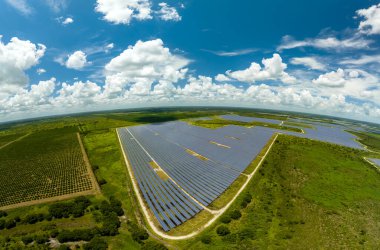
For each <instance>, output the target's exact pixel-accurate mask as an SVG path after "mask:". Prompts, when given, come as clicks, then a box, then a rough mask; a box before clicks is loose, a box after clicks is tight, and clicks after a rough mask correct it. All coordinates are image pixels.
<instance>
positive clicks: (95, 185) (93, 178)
mask: <svg viewBox="0 0 380 250" xmlns="http://www.w3.org/2000/svg"><path fill="white" fill-rule="evenodd" d="M77 137H78V142H79V146H80V149H81V151H82V155H83V161H84V164H86V168H87V172H88V174H89V175H90V179H91V183H92V188H93V189H94V190H95V192H96V193H101V189H100V187H99V183H98V181H97V180H96V176H95V174H94V171H93V170H92V167H91V163H90V160H89V159H88V156H87V153H86V149H85V148H84V145H83V142H82V138H81V136H80V134H79V133H77Z"/></svg>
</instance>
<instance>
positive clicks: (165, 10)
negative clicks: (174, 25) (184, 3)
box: [157, 3, 182, 22]
mask: <svg viewBox="0 0 380 250" xmlns="http://www.w3.org/2000/svg"><path fill="white" fill-rule="evenodd" d="M158 6H160V7H161V9H160V10H158V11H157V14H158V17H159V18H160V19H162V20H164V21H177V22H178V21H181V19H182V17H181V16H180V15H179V14H178V12H177V10H176V8H174V7H170V6H169V5H168V4H167V3H159V4H158Z"/></svg>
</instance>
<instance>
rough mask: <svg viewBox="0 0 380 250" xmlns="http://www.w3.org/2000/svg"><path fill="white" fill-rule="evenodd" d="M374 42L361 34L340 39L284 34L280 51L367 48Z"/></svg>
mask: <svg viewBox="0 0 380 250" xmlns="http://www.w3.org/2000/svg"><path fill="white" fill-rule="evenodd" d="M371 43H373V41H372V40H368V39H365V38H363V37H360V36H353V37H350V38H345V39H341V40H339V39H338V38H336V37H324V38H308V39H305V40H294V38H292V37H291V36H284V37H283V38H282V42H281V44H280V46H278V47H277V50H278V51H282V50H285V49H294V48H300V47H314V48H318V49H325V50H331V49H335V50H342V49H367V48H369V45H370V44H371Z"/></svg>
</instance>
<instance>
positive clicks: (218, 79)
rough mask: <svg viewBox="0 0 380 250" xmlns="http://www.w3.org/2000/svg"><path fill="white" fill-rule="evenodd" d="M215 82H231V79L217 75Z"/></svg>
mask: <svg viewBox="0 0 380 250" xmlns="http://www.w3.org/2000/svg"><path fill="white" fill-rule="evenodd" d="M215 80H216V81H218V82H229V81H232V79H231V78H229V77H227V76H226V75H224V74H217V75H216V76H215Z"/></svg>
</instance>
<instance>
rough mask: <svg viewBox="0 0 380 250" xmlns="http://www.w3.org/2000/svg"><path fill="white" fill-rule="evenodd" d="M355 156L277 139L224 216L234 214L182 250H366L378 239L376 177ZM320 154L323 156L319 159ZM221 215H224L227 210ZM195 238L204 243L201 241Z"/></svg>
mask: <svg viewBox="0 0 380 250" xmlns="http://www.w3.org/2000/svg"><path fill="white" fill-rule="evenodd" d="M364 154H365V153H364V152H363V151H359V150H355V149H350V148H346V147H341V146H337V145H333V144H328V143H323V142H319V141H311V140H307V139H303V138H296V137H292V136H286V135H279V137H278V139H277V141H276V143H275V144H274V145H273V148H272V150H271V152H270V153H269V154H268V156H267V158H266V160H265V161H264V163H263V165H262V166H261V167H260V169H259V171H258V172H257V174H256V175H255V176H254V177H253V178H252V180H251V181H250V183H249V185H248V186H247V189H246V191H245V192H249V193H250V194H251V195H252V197H253V198H252V201H251V202H250V203H249V204H248V206H247V207H246V208H243V207H241V203H242V199H243V196H244V192H243V193H242V195H241V196H239V197H238V199H237V200H236V201H235V202H234V203H233V204H232V206H231V208H230V209H229V211H232V210H236V209H237V210H240V212H241V213H242V217H241V218H240V219H238V220H232V221H231V222H230V223H229V224H227V226H228V228H229V229H230V231H231V233H230V234H228V235H227V236H224V237H221V236H218V235H217V234H216V228H217V227H219V226H220V225H222V224H223V223H222V222H217V223H215V224H214V225H212V227H210V228H209V229H207V230H205V232H203V233H202V234H201V235H200V236H198V237H196V238H195V239H193V240H188V241H185V242H180V243H178V246H179V247H180V248H184V249H251V248H252V246H255V247H256V248H258V249H261V248H265V249H268V248H269V249H273V248H275V249H283V248H286V249H304V248H310V249H336V248H345V249H357V248H367V249H374V248H377V247H378V244H379V242H378V239H379V238H380V228H379V227H378V223H377V222H378V221H380V214H379V213H378V211H380V175H379V173H377V172H376V171H375V170H374V169H373V168H372V167H371V166H370V164H369V163H367V162H365V161H363V159H362V156H363V155H364ZM321 156H323V157H321ZM227 212H228V211H227ZM203 238H208V239H210V240H211V242H210V243H209V244H204V243H202V239H203Z"/></svg>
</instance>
